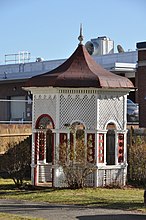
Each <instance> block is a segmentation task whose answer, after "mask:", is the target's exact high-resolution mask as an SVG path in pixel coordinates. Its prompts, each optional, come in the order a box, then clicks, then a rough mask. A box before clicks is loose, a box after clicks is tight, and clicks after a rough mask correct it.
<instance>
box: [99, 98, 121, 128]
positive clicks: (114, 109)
mask: <svg viewBox="0 0 146 220" xmlns="http://www.w3.org/2000/svg"><path fill="white" fill-rule="evenodd" d="M123 119H124V111H123V101H122V100H119V99H101V100H99V128H100V129H105V124H106V123H107V122H108V121H115V122H117V124H118V127H117V129H123Z"/></svg>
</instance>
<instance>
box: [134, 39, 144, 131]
mask: <svg viewBox="0 0 146 220" xmlns="http://www.w3.org/2000/svg"><path fill="white" fill-rule="evenodd" d="M137 49H138V66H137V72H136V86H137V88H138V102H139V127H146V42H140V43H137Z"/></svg>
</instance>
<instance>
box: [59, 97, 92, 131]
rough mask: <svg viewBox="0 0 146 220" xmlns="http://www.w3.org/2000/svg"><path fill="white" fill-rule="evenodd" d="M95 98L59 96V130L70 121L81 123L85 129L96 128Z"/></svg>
mask: <svg viewBox="0 0 146 220" xmlns="http://www.w3.org/2000/svg"><path fill="white" fill-rule="evenodd" d="M95 103H96V100H95V96H94V95H92V96H88V95H84V96H81V95H68V96H66V97H65V96H64V95H61V96H60V128H63V127H64V124H66V123H71V122H72V121H82V122H83V123H85V125H86V126H87V128H90V129H91V128H92V129H94V128H95V127H96V105H95Z"/></svg>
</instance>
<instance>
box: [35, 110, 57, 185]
mask: <svg viewBox="0 0 146 220" xmlns="http://www.w3.org/2000/svg"><path fill="white" fill-rule="evenodd" d="M35 128H36V133H35V164H36V165H37V168H35V175H34V182H35V185H37V184H38V183H43V182H52V181H53V178H54V177H53V176H54V174H53V169H52V165H53V160H54V159H53V154H54V153H53V152H54V134H53V133H52V129H53V128H54V123H53V120H52V118H51V117H50V116H49V115H47V114H43V115H41V116H40V117H39V118H38V119H37V121H36V126H35Z"/></svg>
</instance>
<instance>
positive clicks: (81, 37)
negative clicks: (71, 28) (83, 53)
mask: <svg viewBox="0 0 146 220" xmlns="http://www.w3.org/2000/svg"><path fill="white" fill-rule="evenodd" d="M82 31H83V30H82V24H80V35H79V37H78V40H79V41H80V43H79V45H82V41H83V39H84V37H83V33H82Z"/></svg>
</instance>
